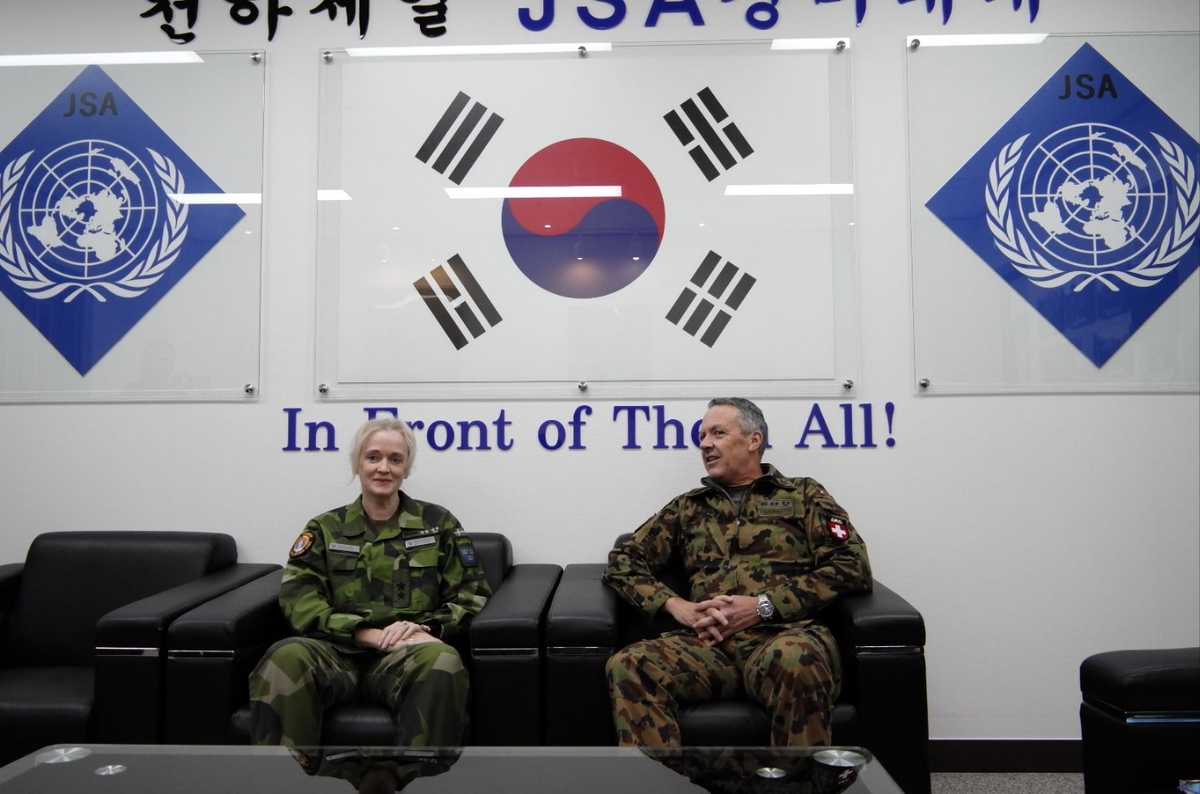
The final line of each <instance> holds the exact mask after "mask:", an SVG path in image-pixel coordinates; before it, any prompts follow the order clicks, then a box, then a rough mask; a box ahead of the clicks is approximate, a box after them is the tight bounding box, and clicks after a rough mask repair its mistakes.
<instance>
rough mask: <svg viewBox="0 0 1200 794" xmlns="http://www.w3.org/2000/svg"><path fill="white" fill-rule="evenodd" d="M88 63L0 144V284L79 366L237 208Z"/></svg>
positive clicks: (188, 263) (182, 270)
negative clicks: (205, 196) (216, 197)
mask: <svg viewBox="0 0 1200 794" xmlns="http://www.w3.org/2000/svg"><path fill="white" fill-rule="evenodd" d="M223 192H224V191H222V190H221V189H220V188H219V187H218V186H217V184H216V183H215V182H213V180H212V179H210V178H209V177H208V175H207V174H205V173H204V171H203V170H201V168H200V167H199V166H198V165H196V163H195V162H194V161H193V160H192V159H191V158H190V157H188V155H187V154H185V153H184V152H183V150H182V149H180V148H179V147H178V146H177V145H176V144H175V143H174V142H173V141H172V140H171V139H170V137H168V136H167V134H166V133H165V132H164V131H163V130H162V129H161V128H160V127H159V126H158V125H157V124H155V123H154V121H153V120H152V119H151V118H150V117H149V116H147V115H146V113H145V112H144V111H142V109H141V108H140V107H138V105H137V103H136V102H134V101H133V100H132V99H131V98H130V97H129V95H128V94H126V93H125V92H124V91H122V90H121V88H120V86H118V85H117V84H116V83H115V82H113V80H112V79H111V78H110V77H109V76H108V75H107V74H106V73H105V72H104V70H103V69H101V68H100V67H98V66H89V67H87V68H86V69H84V70H83V72H81V73H80V74H79V76H78V77H77V78H76V79H75V80H74V81H73V82H72V83H71V84H70V85H68V86H67V87H66V89H64V90H63V92H62V93H61V94H59V95H58V97H57V98H55V99H54V101H53V102H51V103H50V104H49V105H48V106H47V107H46V109H45V110H43V111H42V112H41V114H39V115H38V117H37V118H35V119H34V120H33V121H32V122H31V123H30V124H29V126H27V127H26V128H25V129H24V130H22V132H21V134H20V135H18V136H17V137H16V138H15V139H13V141H12V142H11V143H9V144H8V146H7V147H5V148H4V149H3V151H0V292H3V293H4V294H5V296H7V297H8V299H9V300H10V301H12V303H13V305H14V306H16V307H17V309H19V310H20V312H21V313H22V314H23V315H25V317H26V318H27V319H28V320H29V322H31V323H33V325H34V327H36V328H37V329H38V331H39V332H40V333H41V334H42V335H43V336H44V337H45V338H46V339H47V340H48V341H49V342H50V343H51V344H52V345H54V347H55V348H56V349H57V350H58V352H59V353H61V354H62V356H63V357H64V358H65V359H66V360H67V361H69V362H70V363H71V365H72V366H73V367H75V369H76V370H77V371H78V372H79V374H80V375H86V374H87V373H88V371H89V370H90V369H91V368H92V367H93V366H95V364H96V362H98V361H99V360H100V359H101V358H103V357H104V355H105V354H106V353H108V351H109V350H111V349H112V348H113V346H115V345H116V344H117V343H118V342H120V341H121V339H122V338H123V337H124V336H125V334H126V333H128V332H129V329H131V328H133V326H134V325H136V324H137V323H138V321H139V320H141V319H142V317H143V316H145V314H146V312H148V311H150V309H151V308H153V307H154V305H155V304H156V303H157V302H158V301H159V299H161V298H162V296H163V295H165V294H167V292H168V291H170V290H171V288H172V287H174V286H175V285H176V284H177V283H179V280H180V279H182V278H183V277H184V276H185V275H187V273H188V271H190V270H191V269H192V268H193V267H194V266H195V265H196V264H197V263H198V262H199V261H200V260H201V259H203V258H204V256H205V255H206V254H207V253H208V252H209V251H210V250H211V249H212V247H213V246H215V245H216V244H217V243H218V242H219V241H220V240H221V238H222V237H224V236H225V235H226V234H227V233H228V232H229V230H230V229H232V228H233V227H234V226H235V225H236V224H237V223H238V221H240V220H241V219H242V218H243V217H244V216H245V213H244V212H243V211H242V209H241V208H240V207H238V206H236V205H233V204H189V203H183V202H180V201H177V200H175V199H174V198H172V196H175V195H178V194H182V193H223Z"/></svg>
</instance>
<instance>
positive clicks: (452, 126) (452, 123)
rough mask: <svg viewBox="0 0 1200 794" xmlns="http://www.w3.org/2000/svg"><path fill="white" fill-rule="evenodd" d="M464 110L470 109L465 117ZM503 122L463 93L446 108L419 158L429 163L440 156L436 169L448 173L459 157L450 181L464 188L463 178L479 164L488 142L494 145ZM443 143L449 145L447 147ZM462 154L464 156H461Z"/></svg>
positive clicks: (460, 92) (420, 151)
mask: <svg viewBox="0 0 1200 794" xmlns="http://www.w3.org/2000/svg"><path fill="white" fill-rule="evenodd" d="M467 105H470V106H471V107H470V109H469V110H467ZM464 110H466V114H465V115H464V114H463V111H464ZM485 117H486V118H485ZM480 121H483V124H482V125H480ZM503 123H504V119H503V118H501V117H500V116H498V115H497V114H495V113H491V112H489V111H488V109H487V107H485V106H484V105H481V104H479V103H478V102H475V101H473V100H472V99H471V97H469V96H467V95H466V94H464V93H463V92H462V91H459V92H458V96H456V97H454V101H453V102H451V103H450V107H448V108H446V112H445V113H443V114H442V117H441V118H440V119H438V123H437V124H436V125H434V127H433V131H432V132H430V133H429V137H428V138H426V139H425V143H423V144H421V148H420V149H419V150H418V151H417V159H418V160H420V161H421V162H422V163H428V162H429V158H431V157H433V156H434V153H437V158H436V159H435V160H434V161H433V170H434V171H437V172H438V173H439V174H444V173H446V169H447V168H449V167H450V164H451V163H453V162H454V161H455V158H458V163H457V164H456V165H455V166H454V170H453V171H451V172H450V181H451V182H453V183H454V184H456V185H461V184H462V181H463V178H464V177H465V176H466V175H467V172H468V171H470V170H471V166H473V165H475V161H476V160H478V159H479V155H480V154H482V153H483V150H484V149H485V148H486V147H487V145H488V143H490V142H491V140H492V136H493V135H495V134H496V130H498V129H500V125H501V124H503ZM447 136H448V137H447ZM443 143H445V145H444V146H443V145H442V144H443ZM439 149H440V151H439ZM460 154H461V155H462V156H461V157H459V155H460Z"/></svg>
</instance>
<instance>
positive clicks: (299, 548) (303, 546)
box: [288, 529, 316, 557]
mask: <svg viewBox="0 0 1200 794" xmlns="http://www.w3.org/2000/svg"><path fill="white" fill-rule="evenodd" d="M315 539H316V537H315V536H314V535H313V533H312V532H310V531H309V530H307V529H306V530H304V531H303V532H301V533H300V537H298V538H296V542H295V543H293V544H292V550H291V552H290V553H289V554H288V556H289V557H299V556H300V555H301V554H303V553H304V552H306V551H308V550H309V549H311V548H312V544H313V541H314V540H315Z"/></svg>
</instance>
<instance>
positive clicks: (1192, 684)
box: [1079, 648, 1200, 794]
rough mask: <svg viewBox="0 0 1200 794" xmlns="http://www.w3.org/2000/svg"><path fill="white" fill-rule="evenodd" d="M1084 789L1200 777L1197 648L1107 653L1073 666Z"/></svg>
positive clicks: (1160, 785) (1115, 793) (1170, 785)
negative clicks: (1079, 693)
mask: <svg viewBox="0 0 1200 794" xmlns="http://www.w3.org/2000/svg"><path fill="white" fill-rule="evenodd" d="M1079 688H1080V690H1081V691H1082V692H1083V703H1082V705H1080V707H1079V723H1080V728H1081V729H1082V733H1083V783H1084V789H1085V790H1086V791H1087V794H1108V792H1112V794H1131V793H1132V792H1149V791H1163V792H1169V791H1176V790H1177V788H1178V786H1179V781H1180V780H1186V779H1195V778H1200V648H1171V649H1165V650H1139V651H1109V652H1107V653H1098V654H1096V655H1094V656H1089V657H1088V658H1087V659H1084V661H1083V664H1081V665H1080V666H1079Z"/></svg>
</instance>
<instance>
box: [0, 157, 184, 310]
mask: <svg viewBox="0 0 1200 794" xmlns="http://www.w3.org/2000/svg"><path fill="white" fill-rule="evenodd" d="M146 151H147V152H148V153H149V155H150V158H151V159H152V160H153V166H152V167H150V166H148V165H147V164H145V163H143V162H142V161H141V159H139V158H138V157H137V156H136V155H134V154H133V153H132V152H131V151H130V150H129V149H127V148H125V147H123V146H121V145H119V144H117V143H113V142H112V141H105V140H98V139H88V140H77V141H72V142H70V143H66V144H64V145H62V146H59V147H58V148H56V149H55V150H54V151H52V152H50V153H49V154H47V155H46V156H44V157H43V158H42V159H41V160H39V161H38V162H36V163H31V162H30V157H31V155H32V154H33V152H32V151H30V152H26V153H25V154H24V155H21V156H19V157H17V158H15V159H13V160H11V161H10V162H9V163H8V164H7V165H6V166H5V168H4V170H3V172H2V173H0V268H3V270H4V272H5V274H6V275H7V276H8V278H9V279H10V280H11V281H12V282H13V284H15V285H16V286H17V287H19V288H20V289H21V290H23V291H24V292H25V294H26V295H28V296H29V297H31V298H34V299H37V300H48V299H51V298H55V297H58V298H60V299H61V300H62V301H63V302H64V303H70V302H71V301H73V300H75V298H77V297H78V296H79V295H80V294H81V293H85V292H86V293H88V294H89V295H91V296H92V297H93V298H95V299H96V300H97V301H100V302H105V301H107V299H108V297H109V296H115V297H119V298H136V297H138V296H139V295H141V294H143V293H144V292H145V291H146V290H147V289H148V288H150V287H151V286H152V285H154V284H155V283H157V282H158V280H159V279H161V278H162V277H163V275H164V274H165V273H166V272H167V270H168V268H170V267H171V265H172V264H174V263H175V261H176V259H177V258H178V257H179V254H180V250H181V248H182V246H183V244H184V241H185V240H186V238H187V233H188V206H187V205H186V204H183V203H181V202H180V201H178V200H177V199H175V198H173V196H177V195H179V194H182V193H183V192H184V191H185V183H184V176H183V173H182V171H181V170H180V169H179V168H178V167H177V166H176V165H175V163H174V162H173V161H172V160H171V159H170V158H168V157H165V156H163V155H161V154H159V153H158V152H157V151H154V150H153V149H147V150H146Z"/></svg>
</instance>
